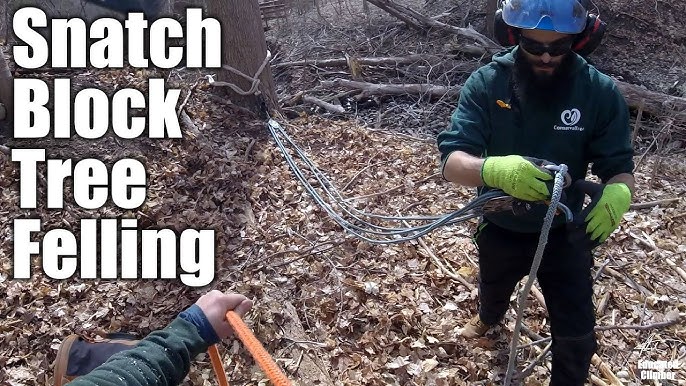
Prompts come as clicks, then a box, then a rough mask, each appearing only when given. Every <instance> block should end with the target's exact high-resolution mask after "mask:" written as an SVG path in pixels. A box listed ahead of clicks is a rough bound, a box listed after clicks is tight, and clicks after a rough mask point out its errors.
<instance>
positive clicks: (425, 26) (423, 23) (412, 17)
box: [368, 0, 500, 49]
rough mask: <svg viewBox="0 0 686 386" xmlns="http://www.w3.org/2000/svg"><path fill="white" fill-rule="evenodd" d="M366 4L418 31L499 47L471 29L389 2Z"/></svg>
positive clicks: (375, 0) (375, 1) (489, 46)
mask: <svg viewBox="0 0 686 386" xmlns="http://www.w3.org/2000/svg"><path fill="white" fill-rule="evenodd" d="M368 2H370V3H372V4H374V5H375V6H377V7H379V8H381V9H383V10H384V11H386V12H388V13H389V14H391V15H393V16H395V17H397V18H398V19H400V20H402V21H404V22H405V23H407V24H408V25H409V26H410V27H412V28H416V29H420V30H424V31H426V30H429V29H435V30H440V31H447V32H450V33H453V34H455V35H460V36H463V37H465V38H467V39H471V40H473V41H476V42H478V43H479V44H480V45H482V46H484V47H488V48H493V49H497V48H499V47H500V46H499V45H498V44H497V43H495V42H494V41H493V40H491V39H489V38H487V37H486V36H484V35H482V34H480V33H478V32H476V31H475V30H474V29H473V28H471V27H470V28H461V27H456V26H454V25H450V24H445V23H441V22H440V21H438V20H436V19H433V18H430V17H427V16H424V15H422V14H421V13H419V12H417V11H415V10H413V9H411V8H409V7H406V6H403V5H400V4H397V3H394V2H392V1H390V0H368Z"/></svg>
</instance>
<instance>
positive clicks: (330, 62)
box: [272, 54, 445, 68]
mask: <svg viewBox="0 0 686 386" xmlns="http://www.w3.org/2000/svg"><path fill="white" fill-rule="evenodd" d="M444 59H445V58H442V57H440V56H436V55H421V54H418V55H408V56H391V57H382V58H355V59H354V60H355V61H356V62H357V63H358V64H362V65H366V66H379V65H382V64H410V63H416V62H419V61H426V62H429V63H436V62H440V61H441V60H444ZM347 65H348V59H346V58H334V59H321V60H310V59H305V60H296V61H292V62H283V63H277V64H275V65H273V66H272V67H274V68H284V67H295V66H317V67H343V66H347Z"/></svg>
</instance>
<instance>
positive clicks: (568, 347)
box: [475, 222, 596, 386]
mask: <svg viewBox="0 0 686 386" xmlns="http://www.w3.org/2000/svg"><path fill="white" fill-rule="evenodd" d="M479 228H480V230H479V231H478V232H477V234H476V237H475V240H476V244H477V246H478V248H479V297H480V300H481V304H480V307H479V316H480V317H481V320H482V321H483V322H484V323H486V324H487V325H493V324H496V323H498V322H499V321H500V320H501V319H502V318H503V317H504V316H505V312H506V311H507V309H508V307H509V302H510V296H511V295H512V292H513V291H514V287H515V285H516V284H517V282H519V281H520V280H521V279H522V278H523V277H524V276H525V275H528V274H529V270H530V269H531V263H532V261H533V257H534V254H535V252H536V247H537V246H538V237H539V234H538V233H518V232H512V231H509V230H506V229H504V228H500V227H498V226H496V225H495V224H492V223H488V222H485V223H483V224H482V225H481V226H480V227H479ZM583 231H584V230H583V229H568V228H565V227H560V228H557V229H552V230H551V231H550V234H549V236H548V243H547V245H546V249H545V252H544V254H543V260H542V261H541V265H540V267H539V270H538V276H537V278H538V282H539V284H540V286H541V290H542V291H543V297H544V298H545V302H546V305H547V307H548V312H549V313H550V325H551V332H552V338H553V345H552V354H553V359H552V375H551V383H550V385H553V386H560V385H583V384H584V381H585V380H586V379H587V378H588V369H589V366H590V362H591V357H592V356H593V353H594V352H595V350H596V339H595V333H594V332H593V327H594V326H595V307H594V305H593V283H592V279H591V266H592V265H593V256H592V254H591V251H590V249H589V248H588V246H586V245H585V244H584V243H579V242H576V241H575V240H578V239H579V238H578V237H575V236H578V235H576V234H575V233H576V232H583Z"/></svg>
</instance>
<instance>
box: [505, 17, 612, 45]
mask: <svg viewBox="0 0 686 386" xmlns="http://www.w3.org/2000/svg"><path fill="white" fill-rule="evenodd" d="M606 29H607V24H605V22H604V21H602V20H600V17H598V15H595V14H592V13H590V14H588V17H587V18H586V27H585V28H584V30H583V31H581V32H580V33H579V34H577V36H576V38H575V39H574V43H573V44H572V50H574V52H576V53H577V54H579V55H581V56H583V57H586V56H588V55H590V54H591V53H592V52H593V51H595V50H596V48H598V46H599V45H600V42H601V41H602V39H603V35H604V34H605V30H606ZM493 32H494V35H495V39H496V40H497V41H498V43H500V45H502V46H505V47H510V46H516V45H517V44H519V34H520V32H519V29H518V28H514V27H511V26H509V25H507V23H505V21H504V20H503V11H502V10H501V9H499V10H497V11H496V12H495V17H494V18H493Z"/></svg>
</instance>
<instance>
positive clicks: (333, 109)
mask: <svg viewBox="0 0 686 386" xmlns="http://www.w3.org/2000/svg"><path fill="white" fill-rule="evenodd" d="M302 99H303V102H306V103H312V104H314V105H317V106H319V107H321V108H323V109H324V110H326V111H328V112H330V113H333V114H345V109H344V108H343V106H340V105H334V104H331V103H329V102H324V101H323V100H321V99H319V98H315V97H313V96H310V95H303V97H302Z"/></svg>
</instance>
